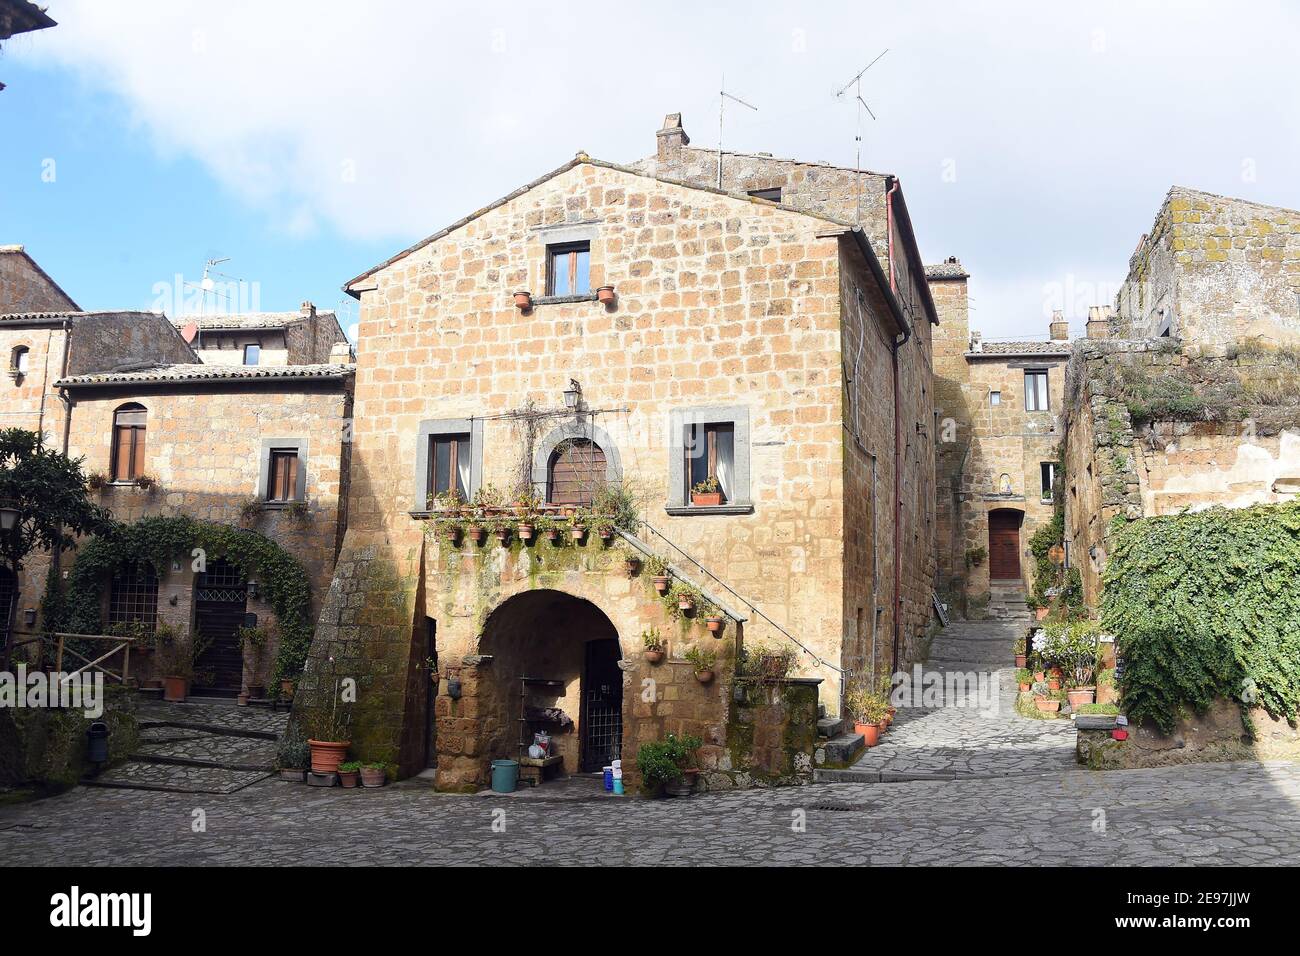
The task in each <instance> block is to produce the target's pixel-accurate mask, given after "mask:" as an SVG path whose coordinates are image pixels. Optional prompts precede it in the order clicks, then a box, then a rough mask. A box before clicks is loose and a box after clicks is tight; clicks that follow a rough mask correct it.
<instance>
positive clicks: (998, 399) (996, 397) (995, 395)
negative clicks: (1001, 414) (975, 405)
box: [989, 392, 1002, 405]
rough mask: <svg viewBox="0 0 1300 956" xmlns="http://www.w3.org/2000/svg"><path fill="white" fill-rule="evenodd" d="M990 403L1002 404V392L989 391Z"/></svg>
mask: <svg viewBox="0 0 1300 956" xmlns="http://www.w3.org/2000/svg"><path fill="white" fill-rule="evenodd" d="M989 404H990V405H1001V404H1002V393H1001V392H989Z"/></svg>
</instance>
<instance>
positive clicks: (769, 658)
mask: <svg viewBox="0 0 1300 956" xmlns="http://www.w3.org/2000/svg"><path fill="white" fill-rule="evenodd" d="M742 653H743V654H744V659H745V661H746V662H747V663H748V662H750V661H752V662H753V672H754V674H755V676H757V677H761V678H763V679H764V680H784V679H785V678H786V677H788V676H789V674H790V671H791V670H792V669H793V668H794V664H795V654H794V649H793V648H791V647H784V646H781V647H774V646H771V645H766V644H760V645H758V646H757V647H755V648H753V649H752V650H750V651H747V652H742Z"/></svg>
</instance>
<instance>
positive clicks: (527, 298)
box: [515, 291, 533, 312]
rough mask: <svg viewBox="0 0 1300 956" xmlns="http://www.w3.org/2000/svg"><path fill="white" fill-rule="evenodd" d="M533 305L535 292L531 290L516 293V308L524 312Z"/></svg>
mask: <svg viewBox="0 0 1300 956" xmlns="http://www.w3.org/2000/svg"><path fill="white" fill-rule="evenodd" d="M532 307H533V294H532V293H531V292H523V291H520V292H516V293H515V308H516V309H519V310H520V311H522V312H527V311H528V310H529V309H531V308H532Z"/></svg>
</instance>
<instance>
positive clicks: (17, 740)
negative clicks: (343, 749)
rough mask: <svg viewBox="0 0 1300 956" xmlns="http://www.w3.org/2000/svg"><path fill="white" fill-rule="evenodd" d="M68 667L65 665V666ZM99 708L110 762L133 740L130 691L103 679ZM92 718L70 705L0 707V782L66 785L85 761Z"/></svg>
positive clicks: (134, 727)
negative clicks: (105, 729)
mask: <svg viewBox="0 0 1300 956" xmlns="http://www.w3.org/2000/svg"><path fill="white" fill-rule="evenodd" d="M70 669H71V668H69V670H70ZM103 703H104V713H103V714H102V716H100V717H97V718H94V719H95V720H102V721H104V722H105V723H106V724H108V730H109V737H108V756H109V762H110V763H114V764H115V763H120V762H121V761H123V760H125V759H127V758H128V757H129V756H130V755H131V754H132V753H134V752H135V749H136V746H137V744H138V743H139V730H138V728H137V725H136V712H135V697H134V696H133V693H132V692H130V691H123V690H122V688H121V687H118V686H114V685H112V684H108V683H106V684H105V685H104V702H103ZM91 723H92V718H89V717H87V716H85V714H84V712H83V711H82V710H79V709H76V708H55V707H30V708H28V707H22V708H11V707H5V708H0V787H13V786H23V785H35V786H41V787H53V788H62V787H70V786H72V785H74V784H76V783H77V782H78V781H80V780H81V778H82V777H83V776H85V774H86V773H87V772H89V771H90V770H91V766H90V765H89V764H88V763H87V762H86V731H87V730H88V729H89V728H90V724H91Z"/></svg>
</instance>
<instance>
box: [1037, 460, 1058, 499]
mask: <svg viewBox="0 0 1300 956" xmlns="http://www.w3.org/2000/svg"><path fill="white" fill-rule="evenodd" d="M1038 468H1039V471H1040V472H1041V475H1040V477H1041V479H1042V486H1043V500H1044V501H1051V500H1052V488H1053V487H1055V485H1056V462H1054V461H1045V462H1042V463H1041V464H1040V465H1039V466H1038Z"/></svg>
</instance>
